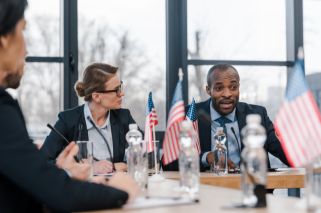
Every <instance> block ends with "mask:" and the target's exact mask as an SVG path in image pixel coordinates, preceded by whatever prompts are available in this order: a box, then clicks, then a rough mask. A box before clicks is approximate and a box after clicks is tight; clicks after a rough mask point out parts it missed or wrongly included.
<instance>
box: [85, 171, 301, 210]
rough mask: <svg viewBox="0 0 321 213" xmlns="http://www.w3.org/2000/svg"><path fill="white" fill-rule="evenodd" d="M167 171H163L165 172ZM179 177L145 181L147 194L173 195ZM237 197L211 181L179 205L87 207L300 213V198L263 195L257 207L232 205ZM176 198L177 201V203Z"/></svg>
mask: <svg viewBox="0 0 321 213" xmlns="http://www.w3.org/2000/svg"><path fill="white" fill-rule="evenodd" d="M166 175H167V174H166ZM178 185H179V181H177V180H170V179H166V180H164V181H162V182H156V183H149V189H148V194H149V195H150V196H151V197H152V196H164V197H166V196H169V197H170V196H175V193H176V192H175V188H177V186H178ZM240 201H241V192H240V191H239V190H236V189H231V188H223V187H217V186H211V185H205V184H201V185H200V195H199V202H191V203H185V204H181V205H170V206H166V205H164V206H158V207H154V208H130V206H131V205H132V204H129V205H128V206H125V207H124V208H121V209H113V210H102V211H91V213H103V212H105V213H113V212H115V213H117V212H130V213H144V212H153V213H163V212H166V213H189V212H193V213H194V212H202V213H203V212H205V213H206V212H211V213H213V212H215V213H225V212H226V213H271V212H280V211H282V213H301V212H302V213H303V212H306V210H305V209H304V208H303V206H304V203H305V202H304V200H302V199H299V198H293V197H279V196H274V195H272V194H268V195H267V207H266V208H258V209H255V208H253V209H248V208H234V207H232V206H233V204H235V203H239V202H240ZM178 202H179V200H178V201H177V203H178Z"/></svg>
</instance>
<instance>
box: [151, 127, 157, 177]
mask: <svg viewBox="0 0 321 213" xmlns="http://www.w3.org/2000/svg"><path fill="white" fill-rule="evenodd" d="M152 126H153V138H152V141H153V142H154V143H153V144H154V161H155V174H158V168H157V150H156V134H155V125H154V123H153V124H152Z"/></svg>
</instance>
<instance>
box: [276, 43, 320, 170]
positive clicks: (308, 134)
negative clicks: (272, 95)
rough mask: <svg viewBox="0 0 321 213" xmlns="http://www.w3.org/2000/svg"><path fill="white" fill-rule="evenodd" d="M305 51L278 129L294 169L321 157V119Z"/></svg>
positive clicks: (289, 87) (290, 84)
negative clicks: (306, 68) (306, 73)
mask: <svg viewBox="0 0 321 213" xmlns="http://www.w3.org/2000/svg"><path fill="white" fill-rule="evenodd" d="M302 65H303V50H302V49H300V50H299V57H298V60H297V61H296V62H295V66H294V69H293V70H292V73H291V75H290V77H289V81H288V84H287V88H286V97H285V101H284V103H283V105H282V106H281V108H280V110H279V112H278V114H277V116H276V119H275V129H276V132H277V135H278V136H279V138H280V141H281V144H282V147H283V150H284V152H285V154H286V157H287V159H288V161H289V163H290V165H291V166H293V167H302V166H306V165H307V164H309V163H311V162H312V161H313V160H314V159H315V158H316V157H319V156H320V155H321V116H320V112H319V109H318V106H317V104H316V102H315V100H314V97H313V94H312V92H311V91H310V90H309V88H308V84H307V82H306V79H305V76H304V71H303V66H302Z"/></svg>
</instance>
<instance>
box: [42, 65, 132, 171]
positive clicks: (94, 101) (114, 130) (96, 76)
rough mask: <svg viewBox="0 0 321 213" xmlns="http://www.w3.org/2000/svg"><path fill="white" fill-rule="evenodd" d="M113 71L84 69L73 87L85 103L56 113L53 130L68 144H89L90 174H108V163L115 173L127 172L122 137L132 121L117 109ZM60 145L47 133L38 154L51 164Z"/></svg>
mask: <svg viewBox="0 0 321 213" xmlns="http://www.w3.org/2000/svg"><path fill="white" fill-rule="evenodd" d="M117 70H118V68H116V67H113V66H111V65H108V64H105V63H93V64H91V65H89V66H87V67H86V69H85V70H84V73H83V79H82V81H78V82H76V84H75V90H76V92H77V95H78V97H84V100H85V103H84V104H83V105H81V106H78V107H76V108H73V109H70V110H66V111H64V112H61V113H59V115H58V121H57V122H56V124H55V128H56V129H57V130H58V131H59V132H61V133H62V134H63V135H64V136H65V138H67V140H68V141H82V140H85V141H88V140H89V141H92V142H93V146H94V150H93V156H94V165H93V169H94V174H105V173H109V172H112V171H113V164H112V162H113V163H115V164H114V165H115V169H116V171H127V165H126V163H125V162H126V159H125V149H126V148H127V147H128V144H127V142H126V138H125V135H126V133H127V132H128V130H129V129H128V128H129V124H131V123H135V121H134V119H133V118H132V116H131V114H130V111H129V110H128V109H123V108H121V103H122V98H123V96H124V92H123V85H122V82H121V81H120V79H119V77H118V75H117ZM90 120H91V121H92V122H93V123H94V125H95V126H96V127H97V128H98V130H97V129H96V128H95V127H94V125H93V123H91V121H90ZM98 131H100V133H99V132H98ZM101 134H102V135H101ZM103 137H104V138H103ZM106 143H107V144H106ZM64 146H66V142H65V141H64V140H63V139H62V138H61V137H60V136H59V135H57V134H56V133H55V132H53V131H51V133H50V134H49V135H48V136H47V138H46V139H45V142H44V144H43V146H42V147H41V151H42V152H43V153H44V154H45V155H46V156H47V157H48V159H49V160H50V161H54V160H55V159H56V158H57V156H58V154H59V153H60V152H61V151H62V150H63V148H64ZM108 149H109V150H110V152H111V153H109V150H108ZM110 154H111V155H112V156H110Z"/></svg>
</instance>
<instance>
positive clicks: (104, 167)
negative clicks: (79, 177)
mask: <svg viewBox="0 0 321 213" xmlns="http://www.w3.org/2000/svg"><path fill="white" fill-rule="evenodd" d="M93 169H94V174H106V173H110V172H113V164H112V163H111V162H110V161H107V160H100V161H94V165H93Z"/></svg>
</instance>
